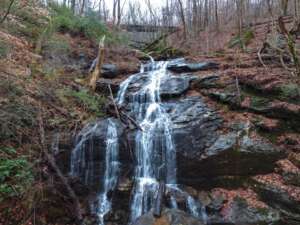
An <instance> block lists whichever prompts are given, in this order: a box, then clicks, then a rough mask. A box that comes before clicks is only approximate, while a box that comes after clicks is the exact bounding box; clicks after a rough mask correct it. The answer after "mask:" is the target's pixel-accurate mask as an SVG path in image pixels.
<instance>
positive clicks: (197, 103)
mask: <svg viewBox="0 0 300 225" xmlns="http://www.w3.org/2000/svg"><path fill="white" fill-rule="evenodd" d="M164 107H165V109H166V111H167V112H168V113H169V115H170V118H171V120H172V122H173V138H174V142H175V146H176V150H177V154H178V158H180V157H181V156H183V157H186V158H187V159H188V158H190V159H195V158H197V157H199V156H200V155H201V153H203V151H204V149H205V148H207V147H209V146H211V145H212V144H213V143H214V141H215V140H216V138H217V136H218V135H217V129H218V128H219V127H220V126H221V124H222V120H221V118H220V117H219V116H218V115H217V114H216V113H215V112H214V111H213V110H211V109H209V108H208V107H207V106H206V105H205V104H204V102H203V101H202V99H201V98H200V97H187V98H184V99H180V100H171V101H168V102H166V103H164Z"/></svg>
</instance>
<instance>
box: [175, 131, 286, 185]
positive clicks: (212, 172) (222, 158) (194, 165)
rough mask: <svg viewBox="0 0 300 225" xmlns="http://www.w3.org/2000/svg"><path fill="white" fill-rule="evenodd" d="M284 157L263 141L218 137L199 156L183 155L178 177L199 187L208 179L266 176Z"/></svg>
mask: <svg viewBox="0 0 300 225" xmlns="http://www.w3.org/2000/svg"><path fill="white" fill-rule="evenodd" d="M190 146H191V144H190ZM193 147H194V146H193ZM193 147H192V148H191V149H193ZM283 157H284V153H283V152H282V151H281V150H279V149H278V148H277V147H275V146H273V145H272V144H270V143H268V142H266V141H265V140H263V139H254V138H249V137H247V136H244V137H239V136H238V135H237V134H236V133H229V134H227V135H221V136H219V137H218V139H217V140H216V141H215V142H214V143H213V144H212V145H211V146H210V147H208V148H206V149H205V150H203V152H202V153H198V155H197V156H196V155H193V154H188V153H186V154H185V155H182V154H180V156H178V157H177V158H178V175H179V179H180V180H181V182H183V183H186V184H189V185H197V183H198V182H199V183H201V179H203V178H205V177H207V178H211V177H218V176H249V175H251V174H252V175H253V174H264V173H268V172H272V171H273V169H274V163H275V162H276V161H277V160H278V159H280V158H283ZM187 162H188V163H187ZM208 168H209V169H208Z"/></svg>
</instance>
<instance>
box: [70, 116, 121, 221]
mask: <svg viewBox="0 0 300 225" xmlns="http://www.w3.org/2000/svg"><path fill="white" fill-rule="evenodd" d="M98 126H99V124H98V123H96V124H95V125H94V126H92V127H86V128H85V129H83V130H82V131H81V132H80V133H79V135H78V137H77V139H76V146H75V148H74V150H73V152H72V156H71V175H73V176H78V177H80V178H81V179H82V180H83V181H84V183H85V184H86V185H91V184H93V182H95V179H96V178H95V176H94V174H95V172H98V171H99V172H100V171H101V168H100V166H95V165H94V159H93V158H92V157H93V156H94V155H95V154H94V151H101V150H102V149H101V148H97V147H98V146H94V143H93V136H94V135H95V134H96V130H97V128H98ZM105 146H106V147H105V155H104V156H105V167H104V175H103V178H102V179H101V180H99V183H100V182H101V183H102V187H101V190H100V189H99V190H98V194H97V199H96V201H94V202H92V203H91V207H92V211H94V212H95V213H96V214H97V216H98V219H99V225H104V217H105V215H106V214H107V213H108V212H109V211H110V210H111V197H110V196H109V193H110V192H112V191H113V190H114V189H115V187H116V185H117V182H118V174H119V161H118V155H119V143H118V133H117V127H116V124H115V123H114V121H113V120H111V119H108V123H107V131H106V143H105ZM99 147H102V146H99ZM95 170H98V171H95Z"/></svg>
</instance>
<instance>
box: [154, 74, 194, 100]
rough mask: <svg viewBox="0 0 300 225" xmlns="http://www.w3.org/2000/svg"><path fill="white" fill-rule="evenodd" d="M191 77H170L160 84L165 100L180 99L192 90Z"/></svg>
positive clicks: (161, 94)
mask: <svg viewBox="0 0 300 225" xmlns="http://www.w3.org/2000/svg"><path fill="white" fill-rule="evenodd" d="M191 80H192V77H191V76H187V75H183V76H170V77H168V78H167V79H165V80H163V81H162V82H161V84H160V96H161V97H162V98H163V99H167V98H172V97H179V96H181V95H183V94H185V93H186V92H187V91H188V90H189V88H190V81H191Z"/></svg>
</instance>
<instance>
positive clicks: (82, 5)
mask: <svg viewBox="0 0 300 225" xmlns="http://www.w3.org/2000/svg"><path fill="white" fill-rule="evenodd" d="M84 8H85V0H82V2H81V8H80V16H83V14H84Z"/></svg>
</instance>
